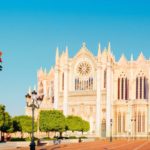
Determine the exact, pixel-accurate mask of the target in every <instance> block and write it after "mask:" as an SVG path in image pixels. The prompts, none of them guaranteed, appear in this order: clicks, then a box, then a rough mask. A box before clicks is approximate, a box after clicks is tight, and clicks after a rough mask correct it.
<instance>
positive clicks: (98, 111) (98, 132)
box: [96, 63, 102, 136]
mask: <svg viewBox="0 0 150 150" xmlns="http://www.w3.org/2000/svg"><path fill="white" fill-rule="evenodd" d="M96 83H97V99H96V135H97V136H101V121H100V120H101V84H102V83H101V66H100V63H98V65H97V82H96Z"/></svg>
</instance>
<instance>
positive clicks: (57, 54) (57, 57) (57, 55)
mask: <svg viewBox="0 0 150 150" xmlns="http://www.w3.org/2000/svg"><path fill="white" fill-rule="evenodd" d="M58 60H59V49H58V47H57V48H56V64H57V63H58Z"/></svg>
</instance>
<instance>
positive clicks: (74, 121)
mask: <svg viewBox="0 0 150 150" xmlns="http://www.w3.org/2000/svg"><path fill="white" fill-rule="evenodd" d="M66 128H67V130H70V131H72V132H74V131H81V130H82V118H81V117H78V116H68V117H67V118H66Z"/></svg>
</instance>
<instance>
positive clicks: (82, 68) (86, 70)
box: [77, 61, 91, 76]
mask: <svg viewBox="0 0 150 150" xmlns="http://www.w3.org/2000/svg"><path fill="white" fill-rule="evenodd" d="M90 72H91V66H90V64H88V63H87V62H85V61H84V62H81V63H80V64H79V65H78V66H77V73H78V74H79V75H80V76H87V75H89V74H90Z"/></svg>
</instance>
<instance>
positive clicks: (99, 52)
mask: <svg viewBox="0 0 150 150" xmlns="http://www.w3.org/2000/svg"><path fill="white" fill-rule="evenodd" d="M100 57H101V46H100V43H99V44H98V61H100Z"/></svg>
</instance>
